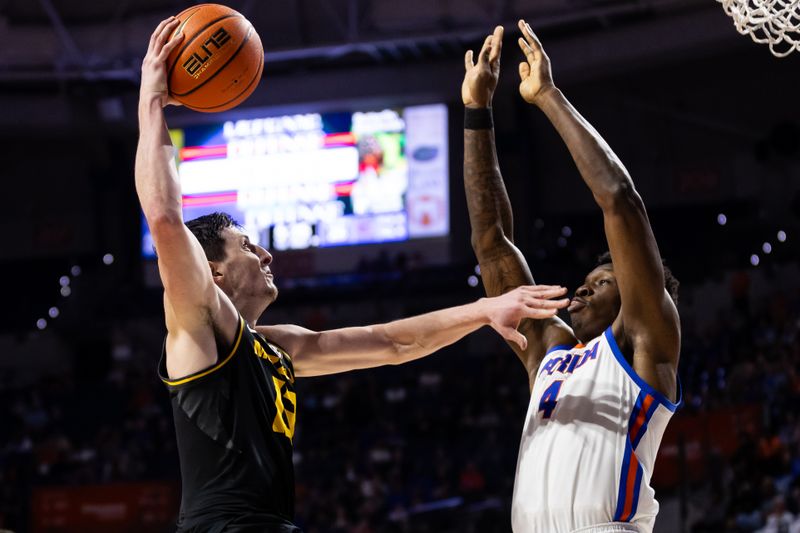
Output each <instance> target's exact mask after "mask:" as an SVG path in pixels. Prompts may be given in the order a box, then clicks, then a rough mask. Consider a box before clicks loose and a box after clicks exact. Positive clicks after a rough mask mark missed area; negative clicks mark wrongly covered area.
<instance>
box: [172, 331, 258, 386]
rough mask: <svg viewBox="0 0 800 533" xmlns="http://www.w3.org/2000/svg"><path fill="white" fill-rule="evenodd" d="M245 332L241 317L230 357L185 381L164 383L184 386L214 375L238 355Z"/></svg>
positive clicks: (186, 378) (184, 379) (188, 377)
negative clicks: (237, 351) (211, 374)
mask: <svg viewBox="0 0 800 533" xmlns="http://www.w3.org/2000/svg"><path fill="white" fill-rule="evenodd" d="M243 332H244V318H242V317H241V316H240V317H239V334H238V335H237V337H236V342H235V343H234V344H233V349H232V350H231V353H229V354H228V357H226V358H225V359H223V360H222V362H221V363H217V364H216V365H214V366H212V367H211V368H208V369H206V370H204V371H202V372H200V373H199V374H192V375H191V376H187V377H185V378H183V379H178V380H175V381H168V380H166V379H164V380H163V381H164V383H166V384H167V385H171V386H175V385H183V384H184V383H189V382H190V381H194V380H196V379H200V378H202V377H204V376H207V375H209V374H210V373H212V372H214V371H216V370H219V369H220V368H222V367H223V366H224V365H225V363H227V362H228V361H230V359H231V357H233V354H235V353H236V350H237V349H238V348H239V343H240V342H241V340H242V333H243Z"/></svg>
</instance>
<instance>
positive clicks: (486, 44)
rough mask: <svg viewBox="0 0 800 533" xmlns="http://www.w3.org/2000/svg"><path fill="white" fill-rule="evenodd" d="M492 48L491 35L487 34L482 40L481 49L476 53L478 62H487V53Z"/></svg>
mask: <svg viewBox="0 0 800 533" xmlns="http://www.w3.org/2000/svg"><path fill="white" fill-rule="evenodd" d="M491 50H492V36H491V35H487V36H486V39H484V41H483V46H481V51H480V53H479V54H478V63H481V62H487V61H489V54H490V53H491Z"/></svg>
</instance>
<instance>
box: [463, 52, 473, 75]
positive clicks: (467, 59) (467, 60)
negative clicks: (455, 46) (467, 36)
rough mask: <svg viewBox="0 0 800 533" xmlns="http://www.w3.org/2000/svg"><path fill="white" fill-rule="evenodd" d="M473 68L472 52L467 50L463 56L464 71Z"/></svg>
mask: <svg viewBox="0 0 800 533" xmlns="http://www.w3.org/2000/svg"><path fill="white" fill-rule="evenodd" d="M474 66H475V63H474V62H473V61H472V50H467V53H466V54H464V70H465V71H467V72H469V69H471V68H472V67H474Z"/></svg>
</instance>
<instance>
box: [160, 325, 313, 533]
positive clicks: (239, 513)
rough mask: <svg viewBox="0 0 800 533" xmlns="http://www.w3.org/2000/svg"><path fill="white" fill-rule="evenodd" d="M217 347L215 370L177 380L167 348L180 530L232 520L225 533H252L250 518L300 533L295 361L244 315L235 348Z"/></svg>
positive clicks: (162, 373) (162, 364)
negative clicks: (295, 521)
mask: <svg viewBox="0 0 800 533" xmlns="http://www.w3.org/2000/svg"><path fill="white" fill-rule="evenodd" d="M217 349H218V353H219V357H218V359H217V363H216V364H215V365H214V366H212V367H210V368H207V369H205V370H202V371H200V372H197V373H195V374H192V375H190V376H187V377H184V378H181V379H177V380H170V379H169V378H168V376H167V369H166V357H165V356H166V348H165V350H164V353H163V354H162V356H161V361H160V363H159V376H160V377H161V379H162V380H163V381H164V383H166V385H167V388H168V390H169V394H170V399H171V402H172V412H173V417H174V419H175V433H176V435H177V443H178V453H179V456H180V466H181V479H182V485H183V490H182V496H181V512H180V516H179V519H178V528H179V530H180V531H184V530H185V531H190V530H194V529H198V530H203V531H205V530H207V528H208V527H209V525H210V524H228V523H230V525H231V527H229V528H228V527H223V528H222V529H220V530H221V531H222V530H225V531H228V530H231V531H240V530H241V531H244V530H245V529H240V528H237V527H236V526H235V523H238V521H240V520H241V519H242V517H245V516H246V517H248V518H247V523H254V522H255V523H259V520H261V523H263V524H264V526H274V527H269V528H268V527H264V528H263V529H262V530H263V531H271V530H274V531H299V530H295V529H294V528H293V526H292V524H291V522H290V520H292V518H293V516H294V468H293V465H292V437H293V435H294V424H295V413H296V405H297V402H296V396H295V392H294V369H293V367H292V360H291V357H290V356H289V354H287V353H286V352H285V351H284V350H283V349H282V348H280V347H279V346H277V345H275V344H274V343H271V342H269V341H268V340H267V339H265V338H264V337H263V336H262V335H260V334H259V333H257V332H255V331H253V330H251V329H250V328H249V327H248V326H247V325H246V324H245V322H244V319H242V318H241V317H239V327H238V330H237V333H236V336H235V338H234V344H233V346H227V347H225V346H220V345H218V348H217ZM259 517H261V518H259ZM204 528H205V529H204ZM246 530H250V529H249V528H248V529H246ZM254 530H258V529H254Z"/></svg>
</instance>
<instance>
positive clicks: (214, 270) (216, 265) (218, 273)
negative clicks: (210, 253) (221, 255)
mask: <svg viewBox="0 0 800 533" xmlns="http://www.w3.org/2000/svg"><path fill="white" fill-rule="evenodd" d="M221 267H222V262H220V261H209V262H208V268H210V269H211V277H212V278H213V279H214V283H216V284H218V285H219V283H220V282H221V281H222V278H223V277H224V275H223V273H222V270H221Z"/></svg>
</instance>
